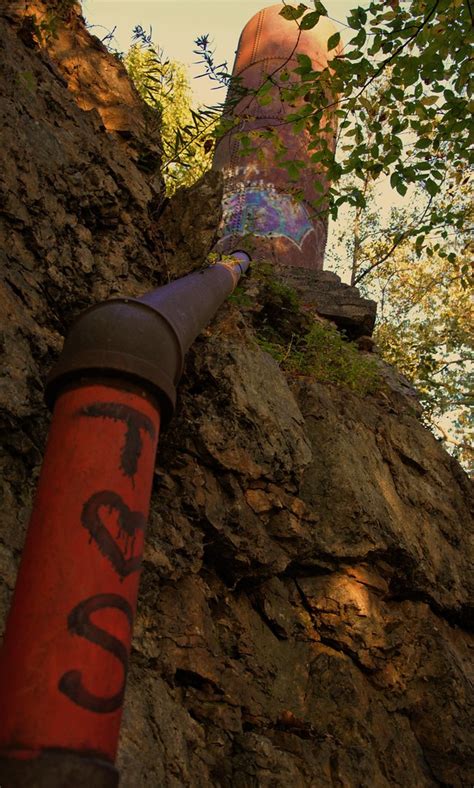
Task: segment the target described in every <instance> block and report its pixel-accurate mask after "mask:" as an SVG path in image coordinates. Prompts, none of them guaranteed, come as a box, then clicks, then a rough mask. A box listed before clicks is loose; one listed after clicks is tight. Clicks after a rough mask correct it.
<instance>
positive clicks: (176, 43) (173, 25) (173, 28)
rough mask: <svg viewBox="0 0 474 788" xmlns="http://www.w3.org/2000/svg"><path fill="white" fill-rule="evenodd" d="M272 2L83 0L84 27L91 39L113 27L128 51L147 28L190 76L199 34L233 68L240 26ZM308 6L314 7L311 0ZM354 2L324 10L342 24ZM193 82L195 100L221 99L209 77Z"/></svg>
mask: <svg viewBox="0 0 474 788" xmlns="http://www.w3.org/2000/svg"><path fill="white" fill-rule="evenodd" d="M271 4H272V3H271V0H268V2H265V0H138V1H136V2H132V1H131V0H82V7H83V11H84V15H85V17H86V19H87V21H88V23H89V24H91V25H96V26H97V27H94V28H93V29H92V30H91V32H92V33H94V35H96V36H98V37H99V38H103V37H104V36H105V35H106V33H107V31H109V30H112V29H113V28H114V27H116V31H115V39H116V40H115V42H114V44H115V47H116V48H117V49H119V50H123V51H126V50H127V49H128V48H129V46H130V37H131V33H132V30H133V28H134V27H135V25H141V26H142V27H143V28H144V29H145V30H146V31H148V30H149V28H150V27H151V28H152V31H153V40H154V42H155V43H156V44H159V45H160V46H161V47H162V48H163V49H164V51H165V54H166V55H167V56H168V57H170V58H172V59H173V60H179V61H181V62H182V63H185V64H186V65H187V66H188V67H189V69H190V73H191V76H193V77H194V76H197V74H199V73H201V71H200V67H198V66H196V65H193V63H194V61H196V60H197V57H196V56H195V55H193V49H195V46H194V39H195V38H197V36H201V35H204V34H206V33H208V34H209V36H210V39H211V41H213V42H214V45H215V48H216V58H217V62H218V63H220V62H222V61H223V60H227V61H228V63H229V69H231V68H232V64H233V62H234V54H235V50H236V48H237V42H238V39H239V35H240V32H241V30H242V28H243V27H244V25H245V24H246V23H247V22H248V20H249V19H250V18H251V17H252V16H253V15H254V14H256V13H257V11H260V10H261V9H262V8H265V6H267V5H271ZM306 4H307V5H308V7H309V8H311V7H313V4H312V1H311V0H306ZM358 4H360V3H358V0H328V2H327V4H326V7H327V9H328V13H329V16H330V17H331V18H333V19H335V20H339V21H340V22H341V23H344V22H345V20H346V17H347V15H348V12H349V10H350V9H351V8H354V7H356V6H357V5H358ZM282 7H283V3H282ZM338 27H339V25H338ZM340 30H341V34H342V35H343V37H344V33H345V30H347V28H344V27H343V25H341V26H340ZM350 32H352V31H350ZM191 82H192V84H191V87H192V89H193V92H194V93H195V95H196V100H197V101H198V102H199V101H201V102H202V101H203V102H205V103H208V104H214V103H217V102H219V101H222V100H223V99H224V91H221V90H220V91H216V90H214V91H211V87H212V85H211V84H209V82H208V80H207V79H192V81H191Z"/></svg>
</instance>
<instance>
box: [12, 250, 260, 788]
mask: <svg viewBox="0 0 474 788" xmlns="http://www.w3.org/2000/svg"><path fill="white" fill-rule="evenodd" d="M236 258H237V259H236V260H235V261H234V262H229V263H218V264H216V265H215V266H212V267H211V268H209V269H206V270H205V271H203V272H199V273H197V274H192V275H190V276H188V277H184V278H183V279H182V280H178V281H177V282H173V283H171V285H168V286H166V287H164V288H159V289H158V290H156V291H154V292H153V293H151V294H148V295H147V296H145V297H144V298H143V300H142V301H139V300H137V301H133V300H130V301H127V300H125V299H123V300H122V301H120V300H118V301H115V302H114V301H112V302H108V303H106V304H104V305H102V307H96V308H93V309H91V310H87V311H86V312H85V313H84V314H83V315H82V316H81V317H80V318H79V320H78V321H77V323H76V325H75V326H74V327H73V329H72V331H71V332H70V335H69V337H68V339H67V341H66V343H65V349H64V351H63V355H62V357H61V359H60V361H59V363H58V364H57V366H56V368H55V370H53V374H52V377H51V379H50V392H51V391H52V392H53V394H51V396H55V397H56V401H55V405H54V411H53V418H52V424H51V428H50V432H49V438H48V444H47V448H46V453H45V458H44V463H43V468H42V471H41V476H40V480H39V485H38V491H37V495H36V500H35V503H34V508H33V514H32V517H31V521H30V525H29V529H28V535H27V540H26V544H25V548H24V551H23V556H22V561H21V566H20V570H19V574H18V579H17V584H16V589H15V593H14V597H13V602H12V606H11V610H10V615H9V618H8V622H7V628H6V632H5V637H4V643H3V649H2V651H1V652H0V709H1V714H0V786H1V788H20V787H21V788H33V786H34V787H35V788H60V787H61V788H66V787H67V788H79V786H80V787H81V788H82V786H84V785H88V786H89V788H112V786H116V785H117V782H118V774H117V772H116V770H115V768H114V766H113V764H114V760H115V755H116V750H117V741H118V735H119V728H120V720H121V715H122V705H123V699H124V692H125V681H126V674H127V663H128V656H129V651H130V643H131V637H132V626H133V619H134V615H135V608H136V602H137V593H138V584H139V575H140V566H141V559H142V553H143V544H144V536H145V526H146V521H147V516H148V508H149V501H150V494H151V486H152V479H153V470H154V463H155V454H156V449H157V444H158V436H159V431H160V422H161V421H162V418H161V412H162V413H163V418H164V419H165V420H166V419H168V418H169V417H170V415H171V413H172V409H173V406H174V390H175V387H176V384H177V382H178V380H179V377H180V375H181V372H182V359H183V353H184V352H185V351H186V350H187V348H188V347H189V345H190V344H191V342H192V341H193V340H194V338H195V336H196V335H197V334H198V333H199V331H200V330H201V329H202V328H203V327H204V325H205V324H206V323H207V322H208V321H209V319H210V318H211V317H212V315H213V314H214V312H215V311H216V309H217V307H218V306H219V304H220V303H221V302H222V301H223V300H224V298H225V297H226V295H228V294H230V293H231V292H232V290H233V289H234V287H235V285H236V283H237V281H238V278H239V276H240V273H241V272H242V271H243V270H245V268H246V267H247V266H248V256H247V255H246V254H245V253H237V254H236ZM186 303H187V305H188V306H187V307H186ZM127 321H128V322H127ZM127 340H129V345H127V344H126V341H127ZM114 343H115V344H114ZM130 343H131V344H130Z"/></svg>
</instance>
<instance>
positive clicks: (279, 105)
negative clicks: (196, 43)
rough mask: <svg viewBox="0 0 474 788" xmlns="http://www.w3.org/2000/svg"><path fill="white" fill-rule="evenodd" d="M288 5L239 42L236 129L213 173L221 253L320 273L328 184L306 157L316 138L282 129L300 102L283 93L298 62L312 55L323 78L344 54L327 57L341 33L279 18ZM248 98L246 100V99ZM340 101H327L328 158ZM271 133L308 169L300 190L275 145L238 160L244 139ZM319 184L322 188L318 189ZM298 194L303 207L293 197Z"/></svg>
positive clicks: (222, 145) (223, 143)
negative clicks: (218, 181)
mask: <svg viewBox="0 0 474 788" xmlns="http://www.w3.org/2000/svg"><path fill="white" fill-rule="evenodd" d="M282 8H283V5H282V4H281V3H278V4H277V5H272V6H269V7H268V8H264V9H262V10H261V11H259V12H258V13H257V14H256V15H255V16H254V17H253V18H252V19H251V20H250V21H249V22H248V24H247V25H246V26H245V28H244V30H243V31H242V35H241V37H240V41H239V45H238V49H237V55H236V60H235V64H234V69H233V79H234V86H235V85H236V84H237V87H233V86H232V84H231V87H230V91H229V100H231V99H232V98H233V96H234V95H235V91H236V90H240V89H241V88H243V89H244V95H243V98H241V99H240V100H239V101H238V102H237V103H236V104H235V105H233V102H232V101H229V107H230V108H229V112H228V114H229V116H230V118H231V119H234V120H235V122H236V125H234V128H233V129H232V130H231V131H230V132H229V133H228V134H226V135H225V136H224V137H223V138H222V139H221V140H220V142H219V143H218V145H217V148H216V152H215V156H214V162H213V168H214V169H216V170H221V171H222V173H223V175H224V200H223V220H222V225H221V231H220V232H221V240H220V242H219V244H218V247H217V248H218V249H220V250H222V251H224V252H225V251H226V250H228V249H231V248H233V247H234V246H235V245H236V244H239V245H241V246H242V248H244V249H247V250H248V251H249V252H250V253H251V255H252V258H253V259H259V258H265V259H268V260H271V261H274V262H281V263H284V264H285V265H291V266H297V267H302V268H311V269H321V268H322V267H323V258H324V249H325V245H326V238H327V218H326V216H325V215H324V199H323V201H322V203H321V202H320V203H319V205H316V207H315V204H316V203H315V201H316V200H321V197H323V198H324V195H325V194H326V193H327V190H328V188H329V183H328V182H327V179H326V178H325V177H324V174H322V173H321V172H320V173H319V175H318V174H317V171H316V167H317V165H315V164H313V163H312V161H311V155H313V154H314V153H316V150H315V149H314V148H313V149H309V147H308V146H309V144H310V142H311V136H310V134H309V132H308V131H307V130H303V131H301V132H299V133H298V134H296V133H295V132H294V130H293V128H292V124H291V123H288V122H286V121H285V118H286V116H287V115H288V114H290V113H292V112H295V111H296V108H297V106H301V103H302V102H303V99H298V100H297V101H296V103H292V105H291V106H290V105H289V103H288V101H287V100H286V99H283V98H282V91H283V96H284V95H285V93H284V91H285V90H287V89H288V86H289V85H294V84H295V81H296V80H299V77H297V76H296V75H295V74H294V73H292V72H293V70H294V69H295V68H297V67H298V65H299V62H298V59H297V58H298V55H307V56H309V57H310V59H311V61H312V67H313V70H315V71H323V70H324V69H326V68H327V67H328V64H329V63H330V61H331V59H332V58H333V57H335V56H337V55H338V54H340V52H341V47H339V46H338V47H337V48H336V49H334V50H331V51H328V49H327V41H328V39H329V37H330V36H331V35H332V34H333V33H335V32H336V28H335V27H334V26H333V24H332V23H331V22H330V21H329V20H328V19H327V18H326V17H321V18H320V20H319V22H318V24H317V25H316V27H315V28H313V29H312V30H300V29H299V26H298V24H297V22H295V21H288V20H285V19H284V18H283V17H282V16H280V11H281V10H282ZM268 75H271V88H270V90H269V92H268V93H266V95H265V102H268V103H264V104H260V103H259V102H258V100H257V99H256V98H255V91H257V90H258V89H259V88H260V87H261V86H262V85H263V84H264V83H265V82H266V81H267V76H268ZM245 91H246V93H245ZM336 98H337V97H330V101H329V102H328V103H329V104H332V105H333V106H332V108H331V109H327V110H326V111H325V113H324V115H323V118H322V120H321V123H320V127H321V128H322V129H323V135H322V136H323V138H324V140H325V142H326V143H327V145H328V147H329V149H330V150H334V146H335V134H336V129H337V119H336V117H335V115H334V111H335V109H336V107H335V106H334V102H335V101H336ZM269 128H271V129H272V130H273V131H274V132H275V133H276V135H277V137H278V139H279V141H280V142H281V143H282V144H283V145H284V146H286V148H287V149H288V154H287V158H288V159H292V160H300V161H304V162H305V163H306V165H307V166H305V167H304V168H303V169H301V170H300V174H299V176H298V182H297V184H296V183H295V182H294V181H292V180H290V178H289V176H288V173H287V171H286V170H285V169H282V168H281V167H280V166H279V165H278V164H277V163H276V162H275V150H276V145H275V141H274V140H265V139H260V140H258V141H256V142H255V143H254V149H253V150H252V151H251V152H249V153H245V155H242V154H241V144H240V141H239V135H240V134H242V133H249V132H250V133H251V132H255V131H258V130H267V129H269ZM315 181H318V184H317V185H316V186H315ZM295 188H297V190H298V191H301V192H302V199H301V200H297V199H295V198H294V196H293V192H294V191H295Z"/></svg>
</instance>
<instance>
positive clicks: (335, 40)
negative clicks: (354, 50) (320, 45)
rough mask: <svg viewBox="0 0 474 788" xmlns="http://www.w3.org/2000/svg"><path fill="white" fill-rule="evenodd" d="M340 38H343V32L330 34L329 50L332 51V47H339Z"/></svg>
mask: <svg viewBox="0 0 474 788" xmlns="http://www.w3.org/2000/svg"><path fill="white" fill-rule="evenodd" d="M340 40H341V34H340V33H334V34H333V35H332V36H330V37H329V38H328V43H327V48H328V51H329V52H330V51H331V49H335V48H336V47H337V45H338V44H339V42H340Z"/></svg>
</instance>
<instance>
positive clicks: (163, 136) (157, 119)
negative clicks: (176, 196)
mask: <svg viewBox="0 0 474 788" xmlns="http://www.w3.org/2000/svg"><path fill="white" fill-rule="evenodd" d="M135 39H136V40H137V41H138V42H139V43H135V44H134V45H133V46H132V47H131V48H130V50H129V51H128V53H127V54H126V56H125V58H124V65H125V67H126V69H127V71H128V73H129V75H130V77H131V79H132V81H133V83H134V85H135V87H136V88H137V90H138V92H139V93H140V95H141V97H142V98H143V100H144V101H145V102H146V104H147V106H148V108H149V110H148V114H147V115H146V116H145V117H146V124H147V125H146V129H145V131H146V132H147V133H148V134H152V135H153V136H154V137H155V138H156V139H159V140H160V145H161V151H162V172H163V176H164V179H165V183H166V188H167V193H168V195H170V194H173V193H174V192H175V191H176V189H178V188H179V187H180V186H191V185H192V184H193V183H195V182H196V181H197V180H198V179H199V178H200V177H201V175H202V174H203V173H204V172H206V171H207V170H208V169H209V167H210V164H211V152H212V150H213V147H214V130H215V126H216V122H217V118H218V116H219V112H220V108H214V109H208V108H205V107H201V108H198V109H197V110H196V109H194V108H193V106H192V96H191V89H190V86H189V80H188V76H187V73H186V68H185V66H184V65H183V64H181V63H178V62H177V61H173V60H167V59H165V57H164V55H163V52H162V51H161V50H160V49H159V48H158V47H156V46H155V45H154V44H153V43H152V42H151V40H150V37H149V36H147V35H146V34H145V33H144V31H143V29H142V28H140V27H137V28H135Z"/></svg>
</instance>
